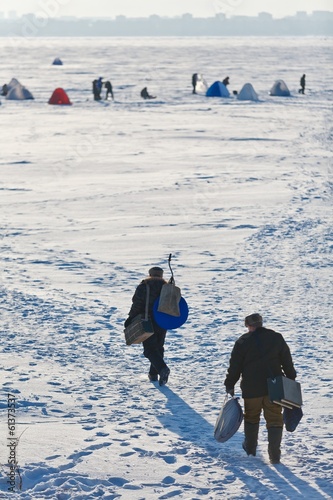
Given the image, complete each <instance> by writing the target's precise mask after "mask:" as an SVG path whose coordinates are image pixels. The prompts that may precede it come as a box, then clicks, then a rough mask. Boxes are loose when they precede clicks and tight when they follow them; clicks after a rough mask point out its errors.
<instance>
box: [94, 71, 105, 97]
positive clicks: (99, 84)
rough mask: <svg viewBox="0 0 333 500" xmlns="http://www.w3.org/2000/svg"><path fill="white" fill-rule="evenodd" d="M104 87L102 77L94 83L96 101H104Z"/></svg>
mask: <svg viewBox="0 0 333 500" xmlns="http://www.w3.org/2000/svg"><path fill="white" fill-rule="evenodd" d="M102 85H103V81H102V77H101V76H100V77H99V78H98V80H94V81H93V94H94V99H95V101H100V100H101V99H102V97H101V92H102Z"/></svg>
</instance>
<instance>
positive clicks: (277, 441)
mask: <svg viewBox="0 0 333 500" xmlns="http://www.w3.org/2000/svg"><path fill="white" fill-rule="evenodd" d="M267 431H268V455H269V461H270V462H271V464H279V463H280V457H281V449H280V445H281V439H282V427H269V428H268V429H267Z"/></svg>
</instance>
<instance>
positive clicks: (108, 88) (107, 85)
mask: <svg viewBox="0 0 333 500" xmlns="http://www.w3.org/2000/svg"><path fill="white" fill-rule="evenodd" d="M104 87H105V88H106V94H105V100H106V101H107V100H108V97H109V95H110V96H111V99H112V100H114V96H113V89H112V84H111V82H109V80H107V81H106V82H105V83H104Z"/></svg>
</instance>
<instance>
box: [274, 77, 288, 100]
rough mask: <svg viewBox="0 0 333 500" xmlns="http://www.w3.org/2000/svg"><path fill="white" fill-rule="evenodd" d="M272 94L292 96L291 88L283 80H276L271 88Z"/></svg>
mask: <svg viewBox="0 0 333 500" xmlns="http://www.w3.org/2000/svg"><path fill="white" fill-rule="evenodd" d="M270 95H275V96H280V97H288V96H290V92H289V89H288V87H287V85H286V84H285V82H284V81H283V80H276V82H275V83H274V85H273V87H272V88H271V91H270Z"/></svg>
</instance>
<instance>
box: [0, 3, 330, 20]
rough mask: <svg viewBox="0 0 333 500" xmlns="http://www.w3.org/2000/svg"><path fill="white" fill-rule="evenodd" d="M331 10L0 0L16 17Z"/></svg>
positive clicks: (0, 9) (271, 5) (268, 5)
mask: <svg viewBox="0 0 333 500" xmlns="http://www.w3.org/2000/svg"><path fill="white" fill-rule="evenodd" d="M318 10H324V11H331V12H332V11H333V2H330V0H294V1H293V2H290V1H289V0H280V1H279V2H276V1H272V0H196V2H195V4H194V2H193V1H192V0H181V1H177V0H169V1H168V2H165V1H162V0H144V1H143V0H142V1H140V0H136V1H134V0H122V1H119V0H114V1H113V2H112V4H111V3H110V2H109V0H98V1H97V2H94V3H92V2H82V1H79V0H12V1H11V3H10V6H8V3H7V2H4V1H0V12H2V13H4V14H6V15H8V13H9V12H11V11H16V14H17V15H18V16H21V15H23V14H27V13H32V14H35V15H37V16H43V17H44V16H45V15H49V16H55V17H57V16H76V17H116V16H118V15H125V16H127V17H148V16H150V15H153V14H156V15H160V16H168V17H175V16H181V15H183V14H185V13H189V14H192V15H193V16H194V17H211V16H214V15H215V14H218V13H224V14H226V15H227V16H232V15H234V16H237V15H245V16H256V15H258V13H259V12H267V13H270V14H272V15H273V17H275V18H279V17H286V16H292V15H295V14H296V12H298V11H303V12H307V13H308V14H310V13H311V12H313V11H318Z"/></svg>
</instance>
